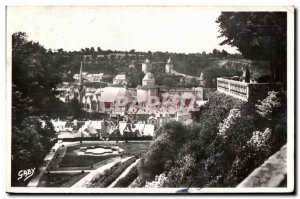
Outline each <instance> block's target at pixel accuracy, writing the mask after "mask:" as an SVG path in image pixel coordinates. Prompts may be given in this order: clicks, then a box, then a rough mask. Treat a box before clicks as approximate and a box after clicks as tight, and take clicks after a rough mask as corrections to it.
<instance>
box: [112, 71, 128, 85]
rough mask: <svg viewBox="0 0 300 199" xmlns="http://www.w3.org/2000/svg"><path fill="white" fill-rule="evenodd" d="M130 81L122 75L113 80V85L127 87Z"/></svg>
mask: <svg viewBox="0 0 300 199" xmlns="http://www.w3.org/2000/svg"><path fill="white" fill-rule="evenodd" d="M127 83H128V81H127V77H126V75H125V74H120V75H117V76H116V77H115V78H114V79H113V85H123V86H125V85H127Z"/></svg>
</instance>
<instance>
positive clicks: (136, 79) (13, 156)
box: [6, 5, 295, 194]
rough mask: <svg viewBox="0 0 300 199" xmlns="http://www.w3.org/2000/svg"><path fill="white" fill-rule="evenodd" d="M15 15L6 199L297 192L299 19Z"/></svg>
mask: <svg viewBox="0 0 300 199" xmlns="http://www.w3.org/2000/svg"><path fill="white" fill-rule="evenodd" d="M6 14H7V16H6V17H7V18H6V25H7V27H6V35H7V46H6V53H7V57H6V59H7V65H6V71H7V74H6V77H7V95H6V97H7V99H6V101H7V110H6V116H7V120H8V121H9V122H8V124H10V125H8V127H7V129H6V133H7V135H8V136H7V137H8V140H7V143H8V145H7V146H9V147H8V149H7V154H9V155H8V157H9V158H8V159H7V167H8V168H7V170H8V171H9V172H8V173H7V189H6V190H7V192H9V193H113V194H116V193H186V194H187V193H191V194H193V193H292V192H294V185H295V179H294V178H295V177H294V175H295V171H294V169H295V168H294V134H295V132H294V108H295V107H294V99H295V96H294V87H295V85H294V78H295V75H294V31H295V28H294V7H291V6H281V7H279V6H277V7H272V6H269V7H262V6H260V7H259V6H257V7H255V6H252V7H201V6H96V5H95V6H91V5H90V6H14V5H11V6H7V12H6Z"/></svg>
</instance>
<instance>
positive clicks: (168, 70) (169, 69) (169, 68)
mask: <svg viewBox="0 0 300 199" xmlns="http://www.w3.org/2000/svg"><path fill="white" fill-rule="evenodd" d="M173 69H174V65H173V62H172V60H171V57H170V58H169V60H168V62H167V64H166V68H165V72H166V73H167V74H171V73H172V70H173Z"/></svg>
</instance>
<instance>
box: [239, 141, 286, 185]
mask: <svg viewBox="0 0 300 199" xmlns="http://www.w3.org/2000/svg"><path fill="white" fill-rule="evenodd" d="M286 186H287V146H286V145H284V146H283V147H282V148H281V149H280V150H279V151H278V152H276V153H275V154H274V155H272V156H271V157H270V158H269V159H267V160H266V161H265V162H264V163H263V164H262V165H261V166H260V167H258V168H256V169H255V170H254V171H253V172H252V173H251V174H250V175H249V176H248V177H247V178H246V179H245V180H243V182H241V183H240V184H239V185H238V186H237V187H239V188H240V187H286Z"/></svg>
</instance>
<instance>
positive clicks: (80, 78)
mask: <svg viewBox="0 0 300 199" xmlns="http://www.w3.org/2000/svg"><path fill="white" fill-rule="evenodd" d="M79 85H80V86H81V85H82V61H80V72H79Z"/></svg>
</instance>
